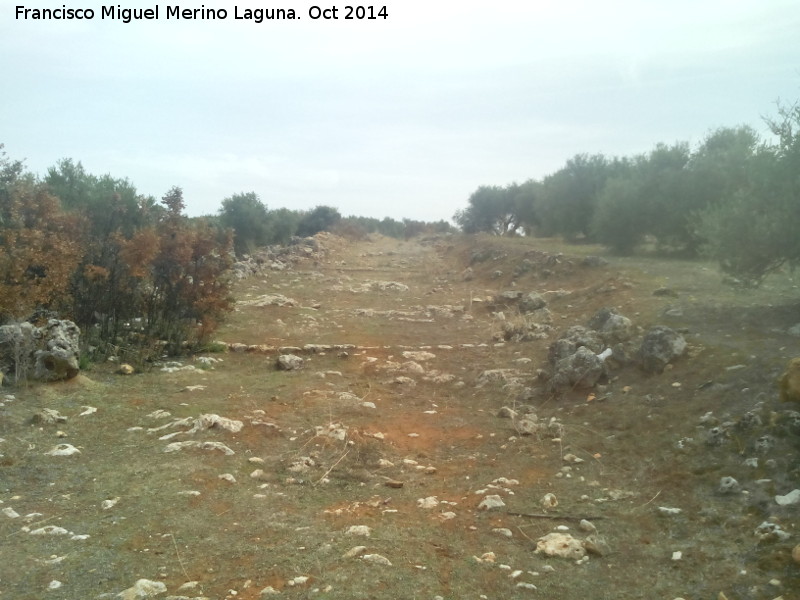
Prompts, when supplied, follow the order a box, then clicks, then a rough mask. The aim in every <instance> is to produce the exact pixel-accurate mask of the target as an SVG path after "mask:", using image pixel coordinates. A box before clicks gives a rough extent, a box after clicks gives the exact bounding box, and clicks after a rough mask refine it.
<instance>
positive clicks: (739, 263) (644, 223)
mask: <svg viewBox="0 0 800 600" xmlns="http://www.w3.org/2000/svg"><path fill="white" fill-rule="evenodd" d="M765 122H766V124H767V126H768V128H769V131H770V132H771V133H772V138H770V139H762V138H761V137H760V136H759V134H758V133H757V132H756V131H755V130H754V129H753V128H752V127H749V126H738V127H723V128H719V129H716V130H714V131H711V132H710V133H709V134H708V135H707V136H706V137H705V139H704V140H703V141H702V142H701V143H700V144H699V145H698V146H697V147H696V148H692V147H691V146H690V144H689V143H687V142H678V143H674V144H672V145H668V144H657V145H656V146H655V148H653V149H652V150H651V151H650V152H647V153H643V154H640V155H636V156H631V157H607V156H604V155H603V154H594V155H588V154H579V155H577V156H574V157H573V158H571V159H569V160H568V161H567V163H566V164H565V165H564V166H563V167H562V168H560V169H559V170H558V171H556V172H555V173H552V174H549V175H547V176H546V177H544V178H542V179H540V180H533V179H531V180H528V181H526V182H524V183H522V184H517V183H512V184H509V185H506V186H496V185H492V186H487V185H484V186H481V187H479V188H478V189H477V190H476V191H475V192H474V193H473V194H472V195H471V196H470V197H469V199H468V203H467V204H468V205H467V207H466V208H464V209H462V210H459V211H458V212H457V213H456V214H455V216H454V220H455V221H456V223H457V224H458V225H459V226H460V228H461V229H462V230H463V231H464V232H466V233H475V232H490V233H493V234H496V235H531V236H542V237H550V236H558V235H560V236H563V237H564V238H565V239H566V240H568V241H573V242H577V241H586V242H593V243H600V244H603V245H605V246H607V247H608V248H609V249H610V250H612V251H613V252H616V253H618V254H631V253H633V252H635V251H636V250H637V249H638V248H640V247H642V246H643V245H644V244H648V245H654V246H655V248H656V249H657V250H658V251H660V252H664V253H674V254H679V255H682V256H686V257H699V256H707V257H711V258H714V259H716V260H718V261H719V263H720V266H721V268H722V270H723V271H724V272H726V273H728V274H729V275H731V276H733V277H735V278H737V279H738V280H739V281H741V282H742V283H743V284H747V285H758V284H760V283H761V282H762V281H763V279H764V278H765V277H766V276H767V275H768V274H769V273H772V272H774V271H776V270H778V269H780V268H781V267H783V266H784V265H788V266H790V267H795V266H797V264H799V263H800V235H798V233H797V228H798V225H800V103H796V104H793V105H789V106H785V105H779V106H778V110H777V114H776V115H775V116H774V117H771V118H767V119H765Z"/></svg>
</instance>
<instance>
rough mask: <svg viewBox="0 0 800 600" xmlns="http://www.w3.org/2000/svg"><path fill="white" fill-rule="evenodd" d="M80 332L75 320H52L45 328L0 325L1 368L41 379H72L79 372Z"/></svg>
mask: <svg viewBox="0 0 800 600" xmlns="http://www.w3.org/2000/svg"><path fill="white" fill-rule="evenodd" d="M80 335H81V331H80V329H79V328H78V326H77V325H75V323H73V322H72V321H66V320H61V319H50V320H49V321H48V322H47V324H46V325H45V326H43V327H35V326H34V325H32V324H31V323H14V324H11V325H4V326H2V327H0V370H2V371H4V372H6V373H14V376H15V377H19V378H25V377H28V376H32V377H33V378H34V379H36V380H39V381H61V380H64V379H72V378H73V377H75V376H76V375H77V374H78V372H79V371H80V367H79V362H78V361H79V357H80ZM31 368H32V369H33V372H32V373H31V372H30V369H31Z"/></svg>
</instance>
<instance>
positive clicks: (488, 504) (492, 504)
mask: <svg viewBox="0 0 800 600" xmlns="http://www.w3.org/2000/svg"><path fill="white" fill-rule="evenodd" d="M505 505H506V503H505V502H503V499H502V498H501V497H500V496H497V495H495V494H493V495H490V496H486V497H485V498H484V499H483V500H481V503H480V504H478V509H479V510H491V509H493V508H503V507H504V506H505Z"/></svg>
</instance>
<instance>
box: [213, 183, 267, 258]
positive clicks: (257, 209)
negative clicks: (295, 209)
mask: <svg viewBox="0 0 800 600" xmlns="http://www.w3.org/2000/svg"><path fill="white" fill-rule="evenodd" d="M269 221H270V219H269V214H268V212H267V207H266V206H265V205H264V204H263V203H262V202H261V200H260V199H259V197H258V195H257V194H256V193H255V192H248V193H241V194H234V195H232V196H229V197H228V198H225V199H224V200H223V201H222V208H220V210H219V222H220V224H221V225H222V226H223V227H230V228H231V229H232V230H233V232H234V242H233V244H234V248H235V250H236V254H237V255H238V256H243V255H245V254H250V253H252V252H253V250H255V249H256V248H257V247H258V246H264V245H266V244H267V243H268V242H269V228H270V223H269Z"/></svg>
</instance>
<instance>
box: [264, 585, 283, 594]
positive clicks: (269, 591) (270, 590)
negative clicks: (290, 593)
mask: <svg viewBox="0 0 800 600" xmlns="http://www.w3.org/2000/svg"><path fill="white" fill-rule="evenodd" d="M260 595H261V596H279V595H280V592H279V591H278V590H276V589H275V588H274V587H272V586H271V585H268V586H267V587H265V588H264V589H263V590H261V592H260Z"/></svg>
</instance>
